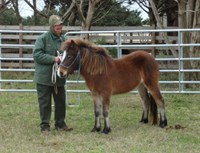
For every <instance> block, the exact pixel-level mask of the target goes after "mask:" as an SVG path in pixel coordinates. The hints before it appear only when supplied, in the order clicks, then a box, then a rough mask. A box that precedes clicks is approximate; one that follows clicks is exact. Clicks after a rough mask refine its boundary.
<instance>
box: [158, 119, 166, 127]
mask: <svg viewBox="0 0 200 153" xmlns="http://www.w3.org/2000/svg"><path fill="white" fill-rule="evenodd" d="M159 126H160V127H161V128H164V127H165V126H167V120H164V121H160V124H159Z"/></svg>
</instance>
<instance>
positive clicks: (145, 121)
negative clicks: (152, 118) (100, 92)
mask: <svg viewBox="0 0 200 153" xmlns="http://www.w3.org/2000/svg"><path fill="white" fill-rule="evenodd" d="M140 123H145V124H146V123H148V119H147V118H146V119H144V118H143V119H141V120H140Z"/></svg>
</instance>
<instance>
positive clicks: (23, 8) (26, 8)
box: [19, 0, 148, 19]
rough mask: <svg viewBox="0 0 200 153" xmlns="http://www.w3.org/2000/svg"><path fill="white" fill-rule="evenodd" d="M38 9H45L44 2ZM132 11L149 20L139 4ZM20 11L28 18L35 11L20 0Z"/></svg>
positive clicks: (40, 0)
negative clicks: (136, 11) (136, 10)
mask: <svg viewBox="0 0 200 153" xmlns="http://www.w3.org/2000/svg"><path fill="white" fill-rule="evenodd" d="M37 7H38V9H39V10H42V9H43V7H44V1H43V0H37ZM132 9H138V10H139V11H141V17H142V18H143V19H147V18H148V15H147V14H146V13H145V12H144V11H143V10H141V9H140V7H139V6H138V5H137V4H134V6H133V7H132ZM19 11H20V14H21V16H23V17H28V16H32V15H33V10H32V9H31V8H30V7H29V6H28V5H27V4H26V2H24V0H19Z"/></svg>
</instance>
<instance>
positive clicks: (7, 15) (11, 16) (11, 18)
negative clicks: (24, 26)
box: [0, 8, 18, 25]
mask: <svg viewBox="0 0 200 153" xmlns="http://www.w3.org/2000/svg"><path fill="white" fill-rule="evenodd" d="M16 23H18V21H17V18H16V15H15V11H14V9H12V8H7V9H6V10H5V11H3V12H1V15H0V25H15V24H16Z"/></svg>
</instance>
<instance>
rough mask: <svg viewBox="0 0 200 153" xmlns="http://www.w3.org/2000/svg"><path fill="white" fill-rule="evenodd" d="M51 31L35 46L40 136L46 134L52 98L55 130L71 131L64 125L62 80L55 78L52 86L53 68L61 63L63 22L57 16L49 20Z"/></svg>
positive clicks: (63, 82) (35, 74)
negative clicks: (58, 54) (59, 52)
mask: <svg viewBox="0 0 200 153" xmlns="http://www.w3.org/2000/svg"><path fill="white" fill-rule="evenodd" d="M49 26H50V29H49V31H48V32H46V33H44V34H42V35H41V36H40V37H39V38H38V39H37V40H36V42H35V47H34V50H33V58H34V62H35V73H34V82H35V83H36V89H37V96H38V102H39V111H40V119H41V123H40V128H41V132H44V133H49V131H50V123H49V122H50V118H51V108H52V107H51V101H52V96H53V99H54V105H55V116H54V120H55V128H56V129H57V130H63V131H71V130H72V128H69V127H68V126H67V125H66V123H65V115H66V103H65V97H66V94H65V87H64V85H65V82H66V80H65V79H64V78H62V79H61V78H59V77H57V76H56V77H57V78H56V79H55V80H56V83H54V82H52V67H53V65H54V63H58V64H59V63H60V58H59V57H58V56H57V50H59V48H60V45H61V43H62V42H63V41H64V40H65V38H64V36H63V35H62V28H63V22H62V20H61V18H60V17H59V16H57V15H52V16H51V17H50V18H49Z"/></svg>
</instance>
